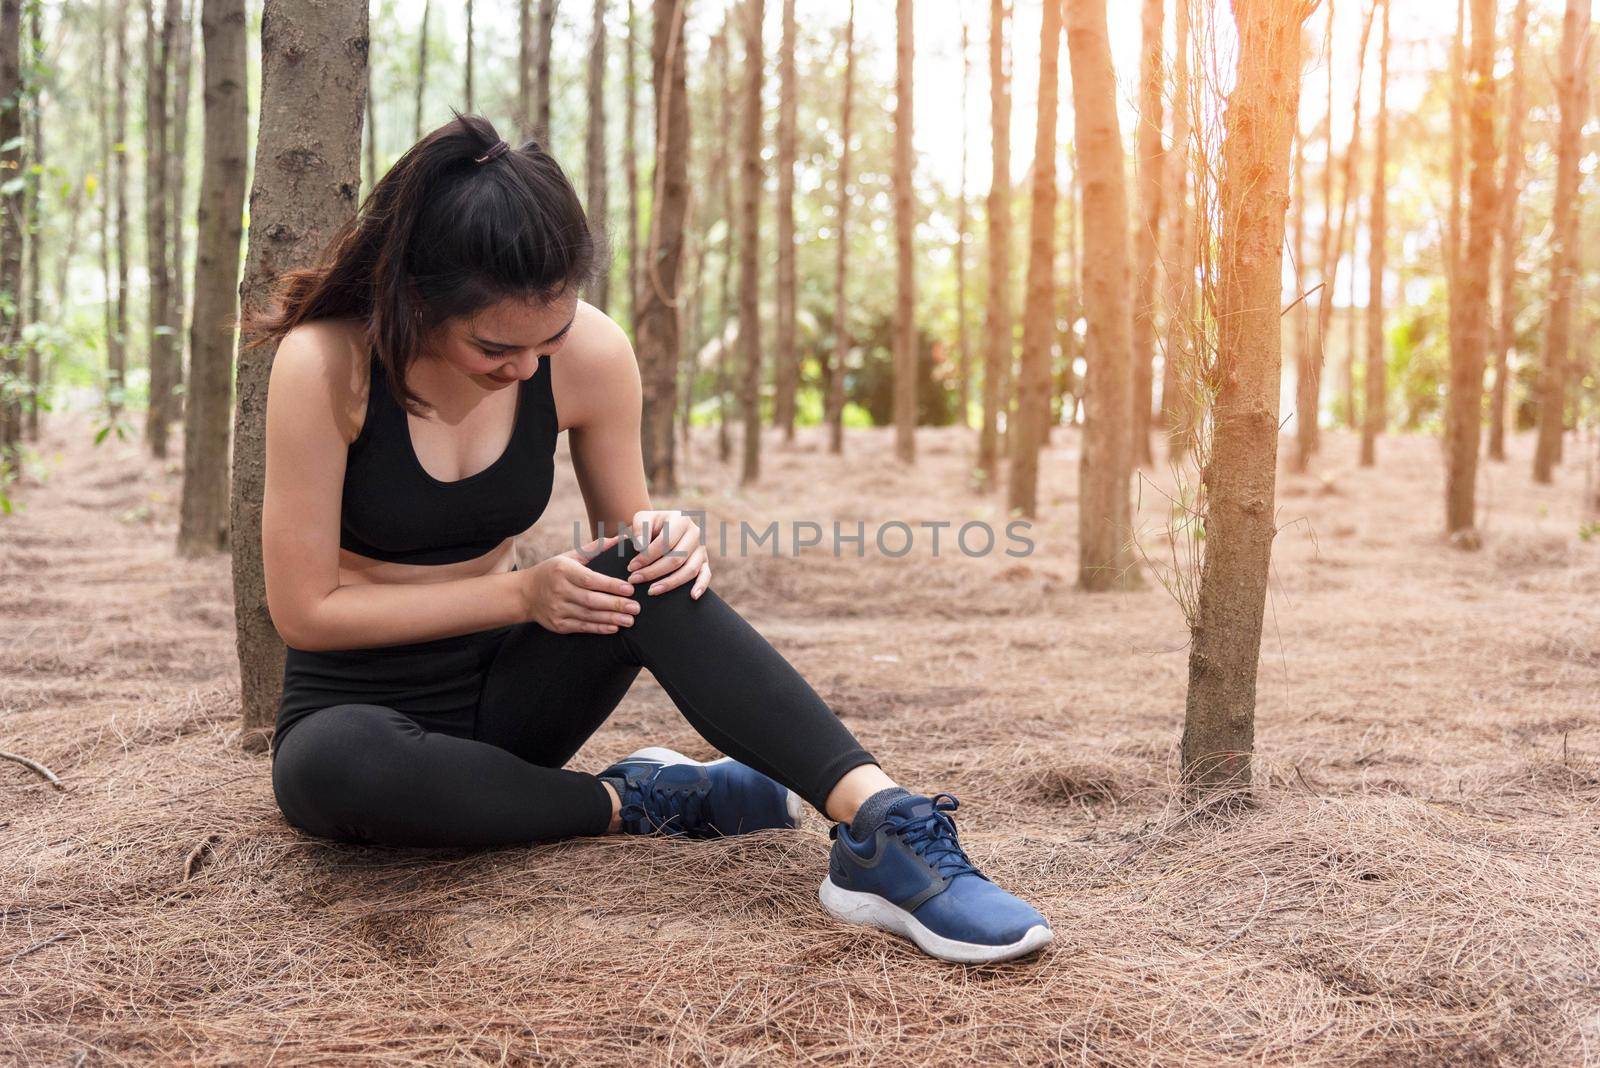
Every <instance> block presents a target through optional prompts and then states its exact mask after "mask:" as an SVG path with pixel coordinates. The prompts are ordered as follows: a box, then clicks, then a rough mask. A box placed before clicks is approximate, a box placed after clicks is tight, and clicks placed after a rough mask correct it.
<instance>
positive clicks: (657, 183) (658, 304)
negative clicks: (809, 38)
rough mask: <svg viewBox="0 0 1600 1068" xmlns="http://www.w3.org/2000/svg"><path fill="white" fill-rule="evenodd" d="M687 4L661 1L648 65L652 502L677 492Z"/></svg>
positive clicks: (646, 348)
mask: <svg viewBox="0 0 1600 1068" xmlns="http://www.w3.org/2000/svg"><path fill="white" fill-rule="evenodd" d="M687 7H688V0H661V2H659V3H657V4H656V6H655V10H654V13H653V22H654V28H653V33H652V34H651V44H650V59H651V64H652V82H651V84H652V85H654V86H655V130H656V136H655V152H656V155H655V166H654V168H653V171H652V173H653V175H654V189H653V191H652V196H651V198H650V239H649V243H648V244H647V246H646V253H645V262H644V272H643V274H644V277H643V279H642V280H641V285H640V290H641V291H640V294H639V328H638V345H639V365H640V371H641V374H642V376H643V379H644V426H643V433H642V438H643V443H644V470H645V477H646V478H647V479H648V480H649V483H650V490H651V492H652V493H654V494H657V495H666V494H673V493H676V492H678V481H677V478H678V476H677V467H676V465H675V462H674V461H675V455H674V439H673V435H672V419H673V416H674V414H675V412H676V408H677V402H678V364H679V361H680V360H682V358H683V342H682V339H681V337H680V330H681V323H680V322H679V314H678V313H679V303H680V301H681V299H682V294H681V292H680V291H679V286H678V274H679V269H680V265H681V262H682V259H683V226H684V216H685V214H686V213H687V210H688V206H689V93H688V88H687V84H686V73H685V68H686V63H685V58H684V52H685V46H684V39H683V33H684V18H685V9H686V8H687Z"/></svg>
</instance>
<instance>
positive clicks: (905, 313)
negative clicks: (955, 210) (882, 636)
mask: <svg viewBox="0 0 1600 1068" xmlns="http://www.w3.org/2000/svg"><path fill="white" fill-rule="evenodd" d="M895 12H896V20H895V21H896V25H897V26H898V29H897V31H896V34H895V41H896V54H897V58H896V61H895V90H894V236H895V302H894V454H895V459H897V460H899V461H900V462H901V463H902V464H910V463H915V462H916V459H917V314H916V312H917V277H916V266H915V260H914V259H913V257H914V255H915V252H914V251H913V249H912V240H913V236H914V230H915V227H916V203H915V202H914V201H913V199H912V195H911V194H912V188H911V179H912V157H911V132H912V122H913V118H912V111H911V104H912V99H911V72H912V64H913V62H914V61H915V55H916V53H915V51H914V50H913V47H912V39H911V0H896V3H895Z"/></svg>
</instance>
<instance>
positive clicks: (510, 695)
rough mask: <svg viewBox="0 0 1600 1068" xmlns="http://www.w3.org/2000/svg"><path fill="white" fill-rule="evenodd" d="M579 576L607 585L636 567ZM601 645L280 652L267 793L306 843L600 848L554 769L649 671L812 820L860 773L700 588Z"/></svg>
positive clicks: (781, 667) (567, 780)
mask: <svg viewBox="0 0 1600 1068" xmlns="http://www.w3.org/2000/svg"><path fill="white" fill-rule="evenodd" d="M622 544H623V546H624V552H623V554H622V555H620V556H619V555H618V554H617V552H616V551H615V550H610V551H607V552H605V553H602V554H601V555H600V556H598V557H596V558H595V559H594V560H592V561H590V563H589V566H590V567H591V568H594V569H595V570H598V571H601V572H603V573H605V574H608V575H612V576H615V577H618V578H626V577H627V575H628V571H627V567H626V565H627V562H628V560H629V559H631V558H632V556H633V555H634V553H635V551H636V550H635V549H634V548H633V547H632V544H631V542H629V541H627V540H626V539H625V540H624V541H623V543H622ZM635 599H636V600H637V601H638V602H639V605H640V610H639V613H638V614H637V615H636V616H635V617H634V622H633V625H632V626H631V627H623V628H621V629H619V630H618V632H617V633H616V634H556V633H554V632H552V631H548V630H545V629H544V628H543V627H541V626H539V625H538V624H537V623H533V622H527V623H519V624H515V625H512V626H507V627H497V628H495V629H493V630H486V631H478V632H476V633H473V634H463V635H456V636H453V637H449V638H439V639H435V640H432V641H425V642H415V643H410V644H406V645H390V646H381V647H376V648H368V649H349V650H338V651H325V652H308V651H306V650H301V649H294V648H290V649H289V651H288V658H287V661H286V663H285V665H284V692H283V704H282V706H281V708H280V710H279V714H278V725H277V731H276V736H275V739H274V744H273V759H272V787H273V792H274V794H275V795H276V796H277V799H278V807H279V808H280V809H282V810H283V814H284V816H285V817H286V818H287V819H288V820H289V822H290V823H292V824H294V825H295V826H296V827H299V828H301V829H302V830H304V831H307V832H309V833H311V834H315V835H320V836H323V837H328V838H337V839H344V840H350V841H360V842H371V843H382V844H389V845H409V846H488V845H506V844H514V843H525V842H533V841H539V840H544V839H551V838H564V837H568V836H571V835H578V834H601V833H604V831H605V830H606V827H607V826H608V825H609V823H610V821H611V800H610V795H609V794H608V793H607V792H606V790H605V788H604V787H603V786H601V785H600V780H599V779H597V778H595V777H594V776H593V775H587V774H583V773H580V772H576V771H565V770H562V765H563V764H565V763H566V762H567V761H568V760H570V759H571V758H572V756H573V754H574V753H576V752H577V751H578V749H579V747H580V746H582V745H583V743H584V741H585V740H586V739H587V738H588V737H589V736H590V735H591V734H593V733H594V732H595V730H596V729H597V728H598V727H599V726H600V724H601V723H603V722H605V720H606V717H608V716H609V715H610V714H611V712H612V710H613V709H615V708H616V706H617V703H618V702H619V701H621V700H622V696H623V694H625V693H626V692H627V690H628V687H629V686H630V685H631V684H632V683H633V680H634V678H635V677H636V676H637V675H638V674H639V669H640V668H649V669H650V672H651V674H653V675H654V676H655V678H656V681H657V682H659V683H660V684H661V686H662V688H663V689H665V690H666V691H667V693H668V695H669V696H671V698H672V700H673V702H674V703H675V704H677V706H678V709H679V710H680V711H681V712H682V713H683V716H684V718H685V719H687V720H688V721H689V723H690V724H691V725H692V726H693V727H694V729H695V730H697V731H699V732H700V734H701V736H703V737H704V738H705V739H706V740H707V741H708V742H710V743H711V744H712V745H714V746H716V747H717V748H718V749H719V750H721V751H722V752H723V753H726V754H727V755H729V756H731V757H734V758H735V759H737V760H740V761H742V762H744V763H745V764H748V765H750V766H751V767H753V768H755V769H757V770H758V771H761V772H764V773H765V774H767V775H770V776H771V777H772V778H774V779H776V780H778V781H779V782H781V783H783V784H784V785H785V786H788V787H789V788H790V789H792V790H794V791H795V792H796V793H798V794H799V795H800V796H801V797H802V798H804V799H805V800H806V801H807V802H809V803H810V804H811V805H812V806H813V807H815V808H816V809H818V810H819V811H821V810H822V808H823V804H824V802H825V801H826V799H827V796H828V794H829V793H830V792H831V791H832V789H833V787H834V785H835V784H836V783H837V782H838V781H839V779H840V778H841V777H842V776H843V775H844V774H845V773H846V772H848V771H849V770H850V769H852V768H855V767H858V766H860V765H862V764H871V763H875V761H874V760H873V758H872V756H871V755H870V754H869V753H867V751H866V750H865V749H863V748H862V747H861V745H860V743H858V742H857V741H856V739H855V737H854V736H853V735H852V734H851V733H850V731H849V730H848V729H846V728H845V726H844V724H842V723H840V722H839V719H838V717H837V716H835V715H834V713H833V712H832V710H830V709H829V708H828V706H827V705H826V704H825V703H823V701H822V699H821V698H820V697H818V696H817V694H816V691H814V690H813V689H812V688H811V687H810V686H809V685H808V684H807V683H806V681H805V679H803V678H801V677H800V675H799V673H798V672H796V671H795V669H794V668H793V667H792V666H790V664H789V662H788V661H787V660H785V659H784V658H783V657H782V656H781V655H780V654H779V653H778V651H777V650H775V649H774V648H772V646H771V645H769V644H768V643H767V641H766V639H764V638H763V637H762V636H761V635H760V634H759V633H757V632H756V630H755V629H754V628H753V627H751V626H750V624H749V623H747V622H745V620H744V618H743V617H742V616H740V615H739V613H737V612H735V611H734V610H733V609H732V608H731V607H729V605H728V604H727V602H725V601H724V600H722V598H720V597H718V596H717V594H716V592H715V591H713V590H709V589H708V590H707V591H706V592H705V593H704V594H702V595H701V596H700V598H699V600H694V599H692V598H690V596H689V584H685V585H683V586H679V587H678V588H677V589H675V590H672V591H670V592H668V593H664V594H659V595H656V596H650V595H649V594H647V593H644V592H643V591H642V589H641V590H639V591H636V593H635Z"/></svg>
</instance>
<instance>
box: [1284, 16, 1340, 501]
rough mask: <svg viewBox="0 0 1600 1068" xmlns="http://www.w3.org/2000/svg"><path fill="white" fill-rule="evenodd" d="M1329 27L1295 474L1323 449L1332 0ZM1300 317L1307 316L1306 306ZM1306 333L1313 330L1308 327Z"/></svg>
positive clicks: (1329, 287) (1298, 371)
mask: <svg viewBox="0 0 1600 1068" xmlns="http://www.w3.org/2000/svg"><path fill="white" fill-rule="evenodd" d="M1327 9H1328V22H1327V26H1326V28H1325V29H1324V31H1323V45H1322V47H1323V57H1322V62H1323V66H1324V68H1325V74H1326V76H1327V82H1328V107H1327V112H1326V114H1325V115H1324V123H1323V127H1324V128H1323V140H1322V145H1323V151H1322V227H1321V230H1320V234H1319V236H1320V241H1321V248H1320V251H1319V255H1318V257H1317V281H1318V283H1319V284H1320V285H1321V288H1320V289H1319V290H1318V291H1317V304H1316V308H1317V311H1316V324H1315V328H1314V332H1313V333H1312V334H1311V335H1310V336H1309V337H1307V338H1305V343H1304V344H1303V345H1302V347H1301V350H1300V351H1301V355H1302V358H1301V359H1300V360H1299V361H1298V362H1297V364H1296V366H1295V405H1294V407H1295V450H1294V469H1295V471H1296V472H1297V473H1298V474H1302V475H1303V474H1305V473H1306V472H1307V471H1309V470H1310V469H1311V458H1312V457H1313V456H1315V455H1316V454H1317V450H1318V449H1320V448H1321V447H1322V425H1321V419H1322V367H1323V361H1324V359H1325V358H1326V356H1327V337H1328V329H1327V319H1326V318H1325V315H1326V313H1327V312H1328V311H1329V310H1331V309H1332V307H1333V304H1332V300H1333V273H1334V268H1333V265H1332V264H1333V262H1336V261H1334V260H1333V256H1334V251H1333V10H1334V3H1333V0H1327ZM1304 209H1305V201H1304V197H1303V196H1302V198H1301V215H1300V228H1301V230H1302V231H1303V230H1304V226H1305V211H1304ZM1302 314H1305V315H1308V316H1309V314H1310V310H1309V304H1308V306H1307V308H1306V309H1305V310H1304V312H1303V313H1302ZM1305 329H1311V328H1309V327H1307V328H1305Z"/></svg>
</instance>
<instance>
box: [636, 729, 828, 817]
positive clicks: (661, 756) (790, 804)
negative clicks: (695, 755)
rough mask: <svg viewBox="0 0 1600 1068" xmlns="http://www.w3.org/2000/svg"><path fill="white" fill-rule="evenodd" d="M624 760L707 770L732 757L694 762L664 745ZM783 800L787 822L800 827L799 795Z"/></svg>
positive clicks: (644, 750)
mask: <svg viewBox="0 0 1600 1068" xmlns="http://www.w3.org/2000/svg"><path fill="white" fill-rule="evenodd" d="M623 759H624V760H654V761H655V762H656V763H658V764H698V765H699V766H700V767H702V768H709V767H711V766H712V765H713V764H731V763H733V757H726V756H725V757H719V758H718V759H716V760H694V759H692V758H690V757H686V756H684V755H683V754H682V753H680V752H678V751H677V750H676V749H668V748H667V747H666V746H664V745H652V746H647V747H645V748H644V749H640V750H639V751H638V752H636V753H629V754H628V755H627V756H626V757H624V758H623ZM785 793H786V795H787V796H785V797H784V800H783V805H784V810H785V811H786V812H788V814H789V822H790V823H792V824H793V825H794V826H796V827H798V826H800V795H799V794H797V793H795V792H794V791H793V790H787V791H785Z"/></svg>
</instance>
